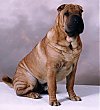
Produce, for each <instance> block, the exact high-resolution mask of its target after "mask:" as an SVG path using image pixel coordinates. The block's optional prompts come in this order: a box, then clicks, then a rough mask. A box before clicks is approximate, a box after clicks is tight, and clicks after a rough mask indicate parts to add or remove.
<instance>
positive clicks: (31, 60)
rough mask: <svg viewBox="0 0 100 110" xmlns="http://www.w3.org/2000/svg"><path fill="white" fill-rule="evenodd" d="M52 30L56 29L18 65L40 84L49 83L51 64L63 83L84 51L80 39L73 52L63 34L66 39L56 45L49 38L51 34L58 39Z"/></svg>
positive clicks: (58, 78) (57, 79) (57, 78)
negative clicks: (49, 66) (48, 71)
mask: <svg viewBox="0 0 100 110" xmlns="http://www.w3.org/2000/svg"><path fill="white" fill-rule="evenodd" d="M52 30H53V31H55V28H52V29H51V30H50V31H49V32H48V33H47V35H46V37H45V38H43V39H42V41H40V42H39V43H38V44H37V45H36V46H35V47H34V48H33V50H32V51H31V52H30V53H29V54H28V55H27V56H26V57H25V58H24V59H23V60H22V61H21V62H20V63H19V65H18V66H20V67H22V68H25V69H26V70H27V71H28V74H27V76H28V75H29V74H31V77H36V78H37V79H38V81H39V82H40V83H45V82H47V70H48V66H47V65H49V63H53V64H52V65H54V71H56V73H57V74H56V81H61V80H62V79H64V78H65V77H66V76H68V75H69V74H70V73H71V72H72V71H73V67H74V66H73V65H74V64H75V63H77V61H78V58H79V55H80V52H81V49H82V44H81V40H80V38H79V37H78V39H77V41H76V45H77V46H76V47H77V48H75V49H73V50H72V49H71V48H70V46H69V45H70V44H69V43H68V42H67V41H66V39H65V37H66V36H64V35H63V33H62V34H61V35H63V36H64V39H62V40H59V41H58V42H57V43H55V41H54V40H53V39H52V38H51V35H50V37H49V34H51V33H52V34H53V38H54V36H55V37H57V33H56V32H55V33H53V32H52ZM60 33H61V32H60ZM57 39H58V38H57ZM18 71H21V69H19V68H18ZM16 73H19V72H16ZM15 76H16V75H15Z"/></svg>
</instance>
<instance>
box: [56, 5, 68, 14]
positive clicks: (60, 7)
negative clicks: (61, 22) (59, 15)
mask: <svg viewBox="0 0 100 110" xmlns="http://www.w3.org/2000/svg"><path fill="white" fill-rule="evenodd" d="M65 5H66V4H62V5H60V6H59V7H58V8H57V11H58V12H59V11H61V10H63V9H64V7H65Z"/></svg>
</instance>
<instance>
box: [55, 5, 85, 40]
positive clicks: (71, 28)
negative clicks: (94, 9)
mask: <svg viewBox="0 0 100 110" xmlns="http://www.w3.org/2000/svg"><path fill="white" fill-rule="evenodd" d="M57 10H58V23H60V26H61V28H63V29H64V31H65V32H66V33H67V35H68V36H69V38H71V40H74V39H75V38H76V37H77V36H79V34H81V33H82V32H83V30H84V23H83V19H82V12H83V9H82V7H81V6H80V5H73V4H63V5H61V6H59V7H58V8H57Z"/></svg>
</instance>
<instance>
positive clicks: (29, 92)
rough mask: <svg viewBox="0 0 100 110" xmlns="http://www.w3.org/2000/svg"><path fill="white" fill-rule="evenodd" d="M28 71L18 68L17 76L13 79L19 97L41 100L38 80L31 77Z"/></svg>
mask: <svg viewBox="0 0 100 110" xmlns="http://www.w3.org/2000/svg"><path fill="white" fill-rule="evenodd" d="M29 74H30V73H28V71H26V70H24V69H23V68H20V67H19V68H17V71H16V74H15V76H14V79H13V87H14V89H15V91H16V94H17V95H18V96H23V97H29V98H34V99H37V98H40V95H39V94H38V93H37V91H36V89H37V86H38V80H37V79H36V78H35V77H33V76H32V75H29Z"/></svg>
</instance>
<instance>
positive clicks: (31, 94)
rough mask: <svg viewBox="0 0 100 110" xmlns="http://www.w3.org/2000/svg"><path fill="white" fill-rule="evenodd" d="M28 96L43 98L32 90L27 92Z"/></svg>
mask: <svg viewBox="0 0 100 110" xmlns="http://www.w3.org/2000/svg"><path fill="white" fill-rule="evenodd" d="M27 97H29V98H33V99H39V98H41V96H40V94H38V93H35V92H31V93H29V94H27Z"/></svg>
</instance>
